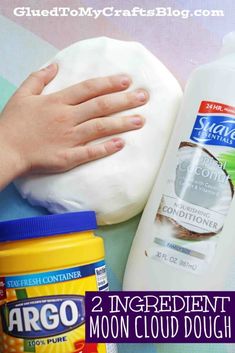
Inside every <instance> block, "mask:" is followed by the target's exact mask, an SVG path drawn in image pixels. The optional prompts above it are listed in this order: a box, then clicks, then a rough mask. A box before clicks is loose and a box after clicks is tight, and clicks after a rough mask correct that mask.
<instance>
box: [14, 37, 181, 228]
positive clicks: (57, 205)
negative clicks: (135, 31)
mask: <svg viewBox="0 0 235 353" xmlns="http://www.w3.org/2000/svg"><path fill="white" fill-rule="evenodd" d="M50 62H57V63H58V64H59V73H58V74H57V76H56V78H55V79H54V80H53V81H52V82H51V83H50V84H49V85H48V86H47V87H46V88H45V89H44V94H47V93H51V92H54V91H58V90H60V89H62V88H65V87H67V86H70V85H72V84H75V83H78V82H80V81H84V80H86V79H89V78H93V77H98V76H106V75H113V74H123V73H127V74H129V75H130V76H131V77H132V81H133V83H132V85H131V87H130V88H129V90H133V89H136V88H144V89H146V90H148V92H149V94H150V100H149V102H148V103H147V104H146V105H144V106H142V107H138V108H135V109H131V110H130V111H124V112H122V113H119V114H117V115H118V116H121V115H128V114H133V113H138V114H142V115H143V116H144V117H145V119H146V124H145V126H144V128H142V129H140V130H135V131H130V132H126V133H124V134H121V135H122V137H123V138H124V139H125V141H126V146H125V148H124V149H123V150H122V151H120V152H118V153H116V154H114V155H112V156H109V157H106V158H103V159H100V160H98V161H94V162H90V163H87V164H85V165H82V166H79V167H77V168H75V169H73V170H71V171H69V172H66V173H62V174H54V175H43V176H42V175H40V176H30V177H26V178H21V179H19V180H18V181H17V182H16V186H17V188H18V190H19V191H20V193H21V195H22V196H23V197H24V198H27V199H28V200H29V201H30V203H31V204H33V205H41V206H44V207H46V208H47V209H48V210H49V211H51V212H52V213H61V212H68V211H69V212H70V211H79V210H95V211H96V212H97V216H98V223H99V224H113V223H119V222H122V221H125V220H128V219H129V218H131V217H133V216H135V215H136V214H138V213H139V212H141V211H142V210H143V208H144V205H145V203H146V201H147V198H148V195H149V192H150V191H151V188H152V185H153V182H154V179H155V177H156V173H157V171H158V169H159V166H160V163H161V160H162V157H163V153H164V151H165V148H166V145H167V142H168V138H169V135H170V132H171V129H172V127H173V123H174V120H175V116H176V113H177V110H178V106H179V102H180V98H181V95H182V92H181V88H180V86H179V84H178V83H177V81H176V79H175V78H174V77H173V75H172V74H171V73H170V72H169V71H168V70H167V69H166V67H165V66H164V65H163V64H162V63H161V62H160V61H159V60H158V59H157V58H156V57H155V56H154V55H153V54H151V53H150V52H149V51H148V50H147V49H146V48H145V47H144V46H143V45H141V44H140V43H137V42H126V41H119V40H114V39H110V38H105V37H101V38H94V39H88V40H83V41H81V42H77V43H75V44H73V45H72V46H70V47H68V48H66V49H64V50H62V51H61V52H59V53H58V54H57V55H56V56H55V58H53V59H52V60H51V61H50ZM114 118H116V117H114ZM107 139H110V137H109V138H105V139H103V140H107ZM93 143H97V141H96V142H93Z"/></svg>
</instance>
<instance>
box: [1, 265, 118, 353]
mask: <svg viewBox="0 0 235 353" xmlns="http://www.w3.org/2000/svg"><path fill="white" fill-rule="evenodd" d="M107 289H108V281H107V277H106V268H105V262H104V261H99V262H96V263H92V264H88V265H83V266H79V267H73V268H67V269H61V270H56V271H50V272H43V273H34V274H26V275H17V276H5V277H1V278H0V352H1V353H10V352H15V353H22V352H25V353H26V352H36V353H47V352H48V353H49V352H50V353H111V352H112V353H115V352H117V351H116V346H115V345H113V344H107V345H106V344H103V343H101V344H97V343H86V342H85V319H86V318H85V291H86V290H91V291H94V290H99V291H103V290H104V291H105V290H107Z"/></svg>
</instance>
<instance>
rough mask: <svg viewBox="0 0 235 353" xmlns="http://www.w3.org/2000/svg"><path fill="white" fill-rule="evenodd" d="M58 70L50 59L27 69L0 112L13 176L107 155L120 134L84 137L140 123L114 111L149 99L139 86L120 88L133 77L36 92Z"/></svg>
mask: <svg viewBox="0 0 235 353" xmlns="http://www.w3.org/2000/svg"><path fill="white" fill-rule="evenodd" d="M57 70H58V67H57V65H56V64H52V65H49V66H48V67H47V68H44V69H42V70H40V71H38V72H35V73H33V74H31V75H30V76H29V78H28V79H26V81H25V82H24V83H23V84H22V85H21V87H20V88H19V89H18V90H17V91H16V93H15V94H14V95H13V97H12V98H11V99H10V101H9V102H8V104H7V105H6V107H5V109H4V110H3V112H2V113H1V116H0V118H1V119H0V150H2V151H3V150H4V151H5V152H4V154H5V155H7V156H8V161H9V162H10V161H11V163H10V164H12V168H13V170H12V178H13V177H17V176H19V175H22V174H28V173H35V172H36V173H56V172H63V171H66V170H69V169H71V168H74V167H76V166H78V165H80V164H83V163H86V162H89V161H92V160H95V159H99V158H102V157H105V156H108V155H111V154H112V153H115V152H117V151H119V150H120V149H122V148H123V147H124V141H123V140H122V139H120V138H112V139H110V140H108V141H107V142H103V143H97V144H94V145H87V143H88V142H90V141H94V140H96V139H98V138H101V137H104V136H111V135H114V134H118V133H121V132H125V131H129V130H135V129H139V128H141V127H142V126H143V125H144V119H143V118H142V117H141V116H136V115H132V116H125V117H112V114H114V113H117V112H120V111H122V110H126V109H130V108H134V107H137V106H139V105H143V104H145V103H146V102H147V100H148V94H147V92H146V91H144V90H141V89H139V90H137V91H133V92H122V91H124V90H125V89H127V88H128V87H129V85H130V83H131V80H130V78H129V77H128V76H125V75H117V76H110V77H103V78H96V79H91V80H88V81H85V82H82V83H79V84H76V85H74V86H71V87H69V88H66V89H64V90H61V91H59V92H56V93H53V94H48V95H40V94H41V92H42V90H43V88H44V87H45V86H46V85H47V84H48V83H49V82H50V81H51V80H52V79H53V78H54V77H55V76H56V73H57ZM1 159H2V156H1V153H0V161H1Z"/></svg>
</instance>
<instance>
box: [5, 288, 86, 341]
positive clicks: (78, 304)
mask: <svg viewBox="0 0 235 353" xmlns="http://www.w3.org/2000/svg"><path fill="white" fill-rule="evenodd" d="M0 310H1V319H2V326H3V332H4V333H6V334H8V335H10V336H13V337H18V338H22V339H34V338H44V337H50V336H54V335H55V334H56V335H60V334H63V333H66V332H68V331H71V330H74V329H76V328H77V327H79V326H80V325H82V324H83V323H84V322H85V305H84V297H82V296H70V295H59V296H47V297H37V298H33V299H24V300H19V301H13V302H11V303H8V304H4V305H2V306H1V308H0Z"/></svg>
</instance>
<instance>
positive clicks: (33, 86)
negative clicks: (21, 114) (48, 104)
mask: <svg viewBox="0 0 235 353" xmlns="http://www.w3.org/2000/svg"><path fill="white" fill-rule="evenodd" d="M57 71H58V65H57V64H50V65H49V66H47V67H45V68H43V69H41V70H39V71H36V72H33V73H32V74H31V75H30V76H29V77H28V78H27V79H26V80H25V81H24V82H23V83H22V85H21V86H20V88H19V90H18V93H20V94H21V95H24V96H29V95H35V94H40V93H42V90H43V88H44V87H45V86H46V85H47V84H48V83H49V82H50V81H51V80H53V78H54V77H55V76H56V74H57Z"/></svg>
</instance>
